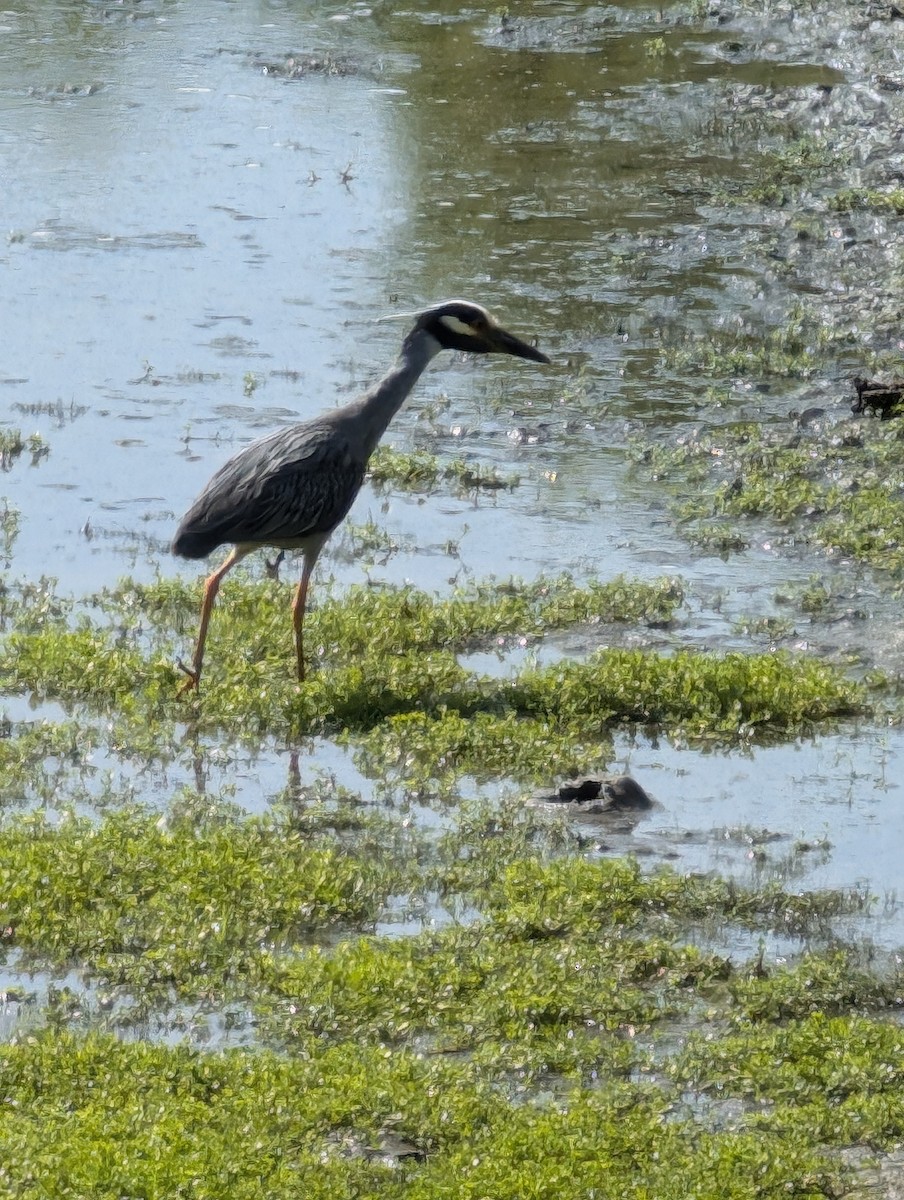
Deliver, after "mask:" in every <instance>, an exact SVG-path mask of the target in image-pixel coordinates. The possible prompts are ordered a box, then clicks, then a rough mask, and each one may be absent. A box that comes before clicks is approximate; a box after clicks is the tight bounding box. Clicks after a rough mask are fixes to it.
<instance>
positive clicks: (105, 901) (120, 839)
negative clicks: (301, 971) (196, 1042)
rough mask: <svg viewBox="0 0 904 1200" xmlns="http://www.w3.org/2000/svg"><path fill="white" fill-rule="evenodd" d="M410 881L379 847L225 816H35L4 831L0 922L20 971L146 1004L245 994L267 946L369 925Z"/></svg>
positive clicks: (134, 812)
mask: <svg viewBox="0 0 904 1200" xmlns="http://www.w3.org/2000/svg"><path fill="white" fill-rule="evenodd" d="M400 885H401V879H400V877H399V873H398V869H397V868H396V867H394V866H392V865H390V863H389V862H388V861H384V862H383V863H382V864H381V863H380V861H379V859H378V856H377V855H376V854H375V853H374V847H373V846H372V845H371V847H370V853H369V855H368V857H367V859H357V858H356V857H355V856H354V855H353V854H352V853H351V852H350V850H349V849H348V848H347V847H344V846H343V845H342V843H341V842H337V840H336V839H335V838H333V839H328V838H326V837H322V838H311V837H304V836H302V835H301V834H300V833H298V832H297V831H294V830H293V829H292V828H291V826H289V825H287V824H286V823H285V822H282V823H277V822H275V821H272V820H262V819H254V818H247V819H246V818H243V817H240V816H237V815H235V814H230V813H229V812H228V811H226V812H220V813H216V814H213V815H211V814H206V815H205V817H204V818H203V819H202V820H192V819H190V818H189V817H188V816H185V815H183V816H182V817H178V816H174V817H173V818H172V819H163V818H161V817H160V816H159V815H157V814H154V813H153V812H148V811H144V810H141V809H132V810H124V811H121V812H114V813H110V814H108V815H106V816H105V817H104V819H103V820H101V821H100V822H95V821H92V820H90V819H88V818H80V817H76V816H73V815H67V816H65V817H64V818H63V819H62V820H61V821H60V822H58V823H52V822H50V821H49V820H48V819H47V818H46V817H44V816H41V815H37V814H36V815H35V816H33V817H27V818H22V819H20V820H18V821H15V822H12V823H7V824H6V826H5V827H4V828H2V829H0V894H2V901H0V923H2V925H3V927H4V935H3V941H4V942H5V945H6V946H7V947H10V946H15V947H16V948H17V949H18V950H19V952H20V956H21V957H20V960H19V961H20V965H22V966H26V965H28V964H29V963H32V964H36V963H40V964H41V965H43V966H51V967H56V968H58V969H62V968H65V967H66V966H68V965H69V964H70V963H71V962H77V963H78V964H79V965H80V966H81V967H82V968H83V969H85V970H87V971H88V972H89V973H90V974H92V975H95V976H98V977H100V978H102V979H103V980H104V981H105V982H106V984H108V985H113V984H119V985H122V984H125V985H127V986H128V988H129V989H130V991H132V992H133V993H136V994H137V993H140V994H142V995H143V996H144V997H145V998H146V999H147V998H148V997H149V996H152V995H157V996H158V998H159V995H160V992H161V989H162V990H163V993H164V994H167V993H168V991H169V989H170V988H174V989H175V991H176V992H177V993H178V994H183V993H186V992H187V993H188V994H190V995H192V996H199V995H202V994H204V993H205V992H209V991H211V990H214V991H221V990H222V989H223V988H224V987H225V986H226V985H227V981H228V980H229V979H237V980H240V981H241V986H242V987H243V988H244V987H247V985H248V979H249V978H250V977H251V976H253V974H254V972H255V970H256V962H257V961H258V960H259V958H260V956H261V954H262V953H263V952H264V950H263V948H264V947H265V946H266V947H268V948H270V949H272V948H274V947H276V946H288V945H295V944H297V943H298V942H299V940H300V939H303V938H305V937H308V936H310V935H312V934H313V933H314V932H317V931H319V932H321V933H322V932H323V931H324V930H325V929H326V928H329V927H331V926H336V925H345V926H356V925H360V924H362V923H365V924H366V923H367V922H368V921H372V920H373V919H374V917H375V915H376V913H377V912H378V910H379V907H380V905H381V904H382V903H383V902H384V901H385V899H386V897H387V896H388V895H389V894H390V892H392V891H394V890H396V889H397V888H398V887H399V886H400Z"/></svg>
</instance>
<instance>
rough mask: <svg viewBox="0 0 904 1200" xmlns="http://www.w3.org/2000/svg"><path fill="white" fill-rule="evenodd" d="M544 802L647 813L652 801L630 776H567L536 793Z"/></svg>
mask: <svg viewBox="0 0 904 1200" xmlns="http://www.w3.org/2000/svg"><path fill="white" fill-rule="evenodd" d="M537 799H538V800H543V801H545V802H546V803H553V804H555V803H559V804H577V805H579V806H580V807H581V809H582V811H589V812H593V813H623V812H646V811H647V810H648V809H650V808H653V807H654V803H655V802H654V801H653V800H652V799H651V798H650V796H649V795H648V793H647V792H646V791H645V790H644V788H642V787H641V786H640V784H639V783H638V782H637V780H636V779H633V778H632V777H631V776H630V775H612V776H588V777H587V778H585V779H570V780H568V781H567V782H565V783H562V784H559V786H558V787H557V788H556V789H555V791H553V792H548V793H538V794H537Z"/></svg>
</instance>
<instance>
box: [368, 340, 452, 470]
mask: <svg viewBox="0 0 904 1200" xmlns="http://www.w3.org/2000/svg"><path fill="white" fill-rule="evenodd" d="M440 350H442V346H441V345H440V344H439V342H438V341H437V340H436V338H434V337H432V336H431V335H430V334H429V333H426V332H425V331H424V330H415V331H414V332H413V333H410V334H409V335H408V337H407V338H406V339H405V341H404V342H403V343H402V349H401V352H400V354H399V357H398V358H397V359H396V361H395V363H394V364H393V366H392V367H391V368H390V369H389V370H388V371H387V372H386V374H385V375H384V376H383V378H382V379H381V380H380V381H379V383H375V384H374V386H373V387H372V388H371V389H370V390H369V391H368V392H365V394H364V395H363V396H362V397H361V401H360V408H361V416H362V417H364V418H365V420H364V422H363V428H364V430H365V433H364V440H365V444H366V449H367V455H368V457H369V456H370V455H371V454H372V453H373V451H374V450H375V449H376V446H377V443H378V442H379V440H380V438H381V437H382V436H383V434H384V433H385V432H386V427H387V426H388V425H389V422H390V421H391V420H392V418H393V417H394V416H395V415H396V413H397V412H398V411H399V409H400V408H401V407H402V405H403V404H404V403H405V401H406V400H407V398H408V396H409V395H410V393H411V389H412V388H413V387H414V385H415V384H416V383H417V381H418V379H420V377H421V375H422V374H423V372H424V369H425V368H426V367H427V366H428V365H429V363H430V362H431V361H432V360H433V359H434V358H435V357H436V355H437V354H439V352H440Z"/></svg>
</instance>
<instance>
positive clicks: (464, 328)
mask: <svg viewBox="0 0 904 1200" xmlns="http://www.w3.org/2000/svg"><path fill="white" fill-rule="evenodd" d="M440 324H442V325H445V327H446V328H447V329H448V330H449V331H450V332H451V333H458V334H462V335H463V336H464V337H474V336H475V333H474V330H473V329H472V328H471V326H470V325H468V323H467V322H466V321H459V319H458V317H453V316H450V315H449V313H443V315H442V316H441V317H440Z"/></svg>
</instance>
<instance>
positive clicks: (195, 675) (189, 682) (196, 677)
mask: <svg viewBox="0 0 904 1200" xmlns="http://www.w3.org/2000/svg"><path fill="white" fill-rule="evenodd" d="M176 666H177V667H178V668H179V670H180V671H184V672H185V674H186V675H187V676H188V679H186V681H185V683H183V684H182V687H180V688H179V691H178V692H177V695H179V696H185V695H187V694H188V692H196V691H197V690H198V684H199V683H200V682H201V672H200V671H199V670H197V669H196V668H195V667H187V666H186V665H185V663H184V662H183V661H182V659H181V658H178V659H176Z"/></svg>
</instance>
